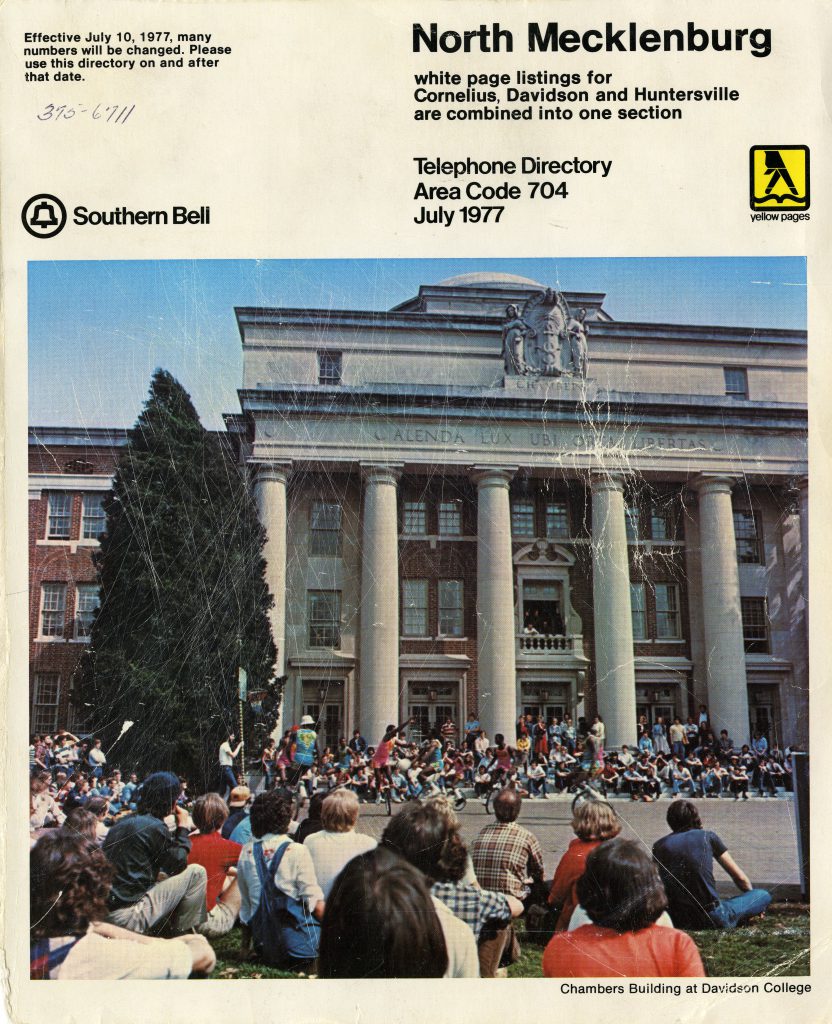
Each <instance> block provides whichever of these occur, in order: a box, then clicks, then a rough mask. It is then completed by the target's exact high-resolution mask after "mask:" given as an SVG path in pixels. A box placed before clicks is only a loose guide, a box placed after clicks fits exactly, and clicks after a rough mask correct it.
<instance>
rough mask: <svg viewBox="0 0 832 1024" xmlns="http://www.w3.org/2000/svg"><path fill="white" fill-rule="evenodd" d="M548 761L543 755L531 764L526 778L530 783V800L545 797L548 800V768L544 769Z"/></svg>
mask: <svg viewBox="0 0 832 1024" xmlns="http://www.w3.org/2000/svg"><path fill="white" fill-rule="evenodd" d="M545 761H546V759H545V758H544V757H543V755H540V757H539V758H538V759H536V760H535V762H534V763H533V764H531V765H530V766H529V768H528V770H527V772H526V777H527V779H528V782H529V798H530V799H531V800H534V799H535V797H538V796H540V797H543V799H544V800H545V799H546V795H547V789H546V768H545V767H544V765H545Z"/></svg>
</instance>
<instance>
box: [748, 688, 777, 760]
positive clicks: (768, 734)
mask: <svg viewBox="0 0 832 1024" xmlns="http://www.w3.org/2000/svg"><path fill="white" fill-rule="evenodd" d="M748 696H749V701H748V704H749V707H748V712H749V718H750V725H751V736H752V737H753V735H754V733H755V732H758V733H759V734H760V735H761V736H765V738H766V739H767V740H768V745H769V746H770V747H772V746H774V744H775V743H776V744H777V745H778V746H779V745H780V701H779V695H778V692H777V687H776V686H753V687H751V686H750V687H749V688H748Z"/></svg>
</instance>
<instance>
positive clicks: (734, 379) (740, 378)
mask: <svg viewBox="0 0 832 1024" xmlns="http://www.w3.org/2000/svg"><path fill="white" fill-rule="evenodd" d="M724 373H725V394H726V395H730V397H731V398H748V372H747V371H746V370H745V369H744V368H743V367H741V366H726V367H725V370H724Z"/></svg>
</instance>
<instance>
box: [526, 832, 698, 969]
mask: <svg viewBox="0 0 832 1024" xmlns="http://www.w3.org/2000/svg"><path fill="white" fill-rule="evenodd" d="M576 888H577V896H578V899H579V900H580V905H581V907H582V908H583V910H584V911H585V912H586V914H587V915H588V916H589V919H590V921H591V922H592V923H591V924H585V925H582V926H581V927H579V928H577V929H575V931H571V932H556V933H555V935H554V936H553V937H552V939H551V941H550V942H549V945H548V946H547V947H546V950H545V952H544V954H543V973H544V975H545V976H546V977H547V978H610V977H616V978H620V977H625V978H703V977H705V969H704V967H703V966H702V959H701V957H700V956H699V951H698V950H697V948H696V944H695V943H694V941H693V939H692V938H691V937H690V936H689V935H686V934H685V933H684V932H683V931H677V930H676V929H675V928H665V927H662V926H661V925H659V924H657V921H658V919H659V918H660V917H661V915H662V913H663V912H664V909H665V907H666V906H667V897H666V896H665V892H664V889H663V888H662V883H661V880H660V879H659V873H658V871H657V870H656V866H655V864H653V862H652V861H651V859H650V855H649V854H648V853H647V851H646V850H645V849H644V848H643V847H642V845H641V844H640V843H638V842H635V841H634V840H631V839H613V840H611V841H610V842H608V843H603V844H602V845H601V846H599V847H598V848H597V849H595V850H593V852H592V853H591V854H590V855H589V857H588V858H587V861H586V869H585V871H584V873H583V875H582V876H581V877H580V879H579V880H578V884H577V887H576Z"/></svg>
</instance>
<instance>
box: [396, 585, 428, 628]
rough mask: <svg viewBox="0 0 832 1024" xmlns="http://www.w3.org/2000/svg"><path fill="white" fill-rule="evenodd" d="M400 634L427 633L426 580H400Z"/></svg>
mask: <svg viewBox="0 0 832 1024" xmlns="http://www.w3.org/2000/svg"><path fill="white" fill-rule="evenodd" d="M402 634H403V635H404V636H427V635H428V581H427V580H404V581H403V582H402Z"/></svg>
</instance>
